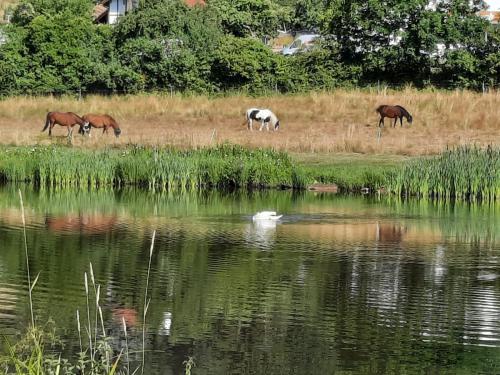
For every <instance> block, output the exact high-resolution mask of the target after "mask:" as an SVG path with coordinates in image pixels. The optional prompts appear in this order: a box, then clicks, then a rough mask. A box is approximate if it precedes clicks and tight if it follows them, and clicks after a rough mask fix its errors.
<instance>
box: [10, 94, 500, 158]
mask: <svg viewBox="0 0 500 375" xmlns="http://www.w3.org/2000/svg"><path fill="white" fill-rule="evenodd" d="M499 100H500V99H499V96H498V95H497V94H496V93H493V92H492V93H487V94H484V95H483V94H478V93H474V92H468V91H417V90H414V89H405V90H400V91H392V90H379V91H377V90H373V91H369V90H360V89H353V90H337V91H333V92H328V93H308V94H297V95H275V96H269V97H257V98H254V97H248V96H244V95H231V96H227V97H217V98H213V97H206V96H173V97H170V96H163V95H153V94H150V95H133V96H87V97H84V98H83V99H82V100H78V98H74V97H51V96H48V97H15V98H8V99H5V100H2V101H0V134H2V137H1V139H0V144H4V145H26V146H28V145H41V146H49V145H54V144H61V143H62V144H65V143H66V137H65V136H66V130H65V129H63V128H61V127H59V126H56V128H55V129H54V136H53V137H52V138H49V137H48V135H47V134H46V133H41V130H42V128H43V125H44V122H45V116H46V114H47V112H48V111H62V112H67V111H71V112H75V113H78V114H80V115H83V114H86V113H108V114H110V115H112V116H113V117H114V118H115V119H116V120H117V121H118V123H119V124H120V126H121V129H122V135H121V137H120V138H118V139H116V138H115V137H113V135H112V134H109V135H107V136H106V135H102V134H101V132H99V131H94V134H93V136H92V137H91V138H83V137H81V136H75V137H74V144H75V146H77V147H83V148H92V149H102V148H106V147H109V146H110V145H113V146H120V147H122V146H125V145H127V144H143V145H150V146H159V147H165V146H169V147H177V148H182V149H197V148H200V147H208V146H214V145H218V144H224V143H231V144H237V145H241V146H243V147H247V148H273V149H275V150H279V151H285V152H289V153H294V154H332V153H335V154H338V153H347V154H365V155H398V156H421V155H433V154H437V153H439V152H442V151H443V150H444V149H445V148H446V147H447V146H448V147H453V146H459V145H463V144H470V143H474V144H478V145H487V144H489V143H491V142H492V140H495V139H496V138H497V135H498V132H499V129H500V105H499ZM381 104H400V105H402V106H404V107H405V108H406V109H408V111H409V112H410V113H411V114H412V116H413V123H412V125H411V126H409V125H408V124H407V123H406V121H405V123H404V126H403V127H402V128H401V127H399V126H398V127H396V128H391V127H390V126H389V122H390V121H389V119H387V120H386V127H385V128H384V129H383V131H382V137H381V138H380V139H378V137H377V130H378V127H377V124H378V121H379V117H378V114H377V113H376V112H375V108H376V107H377V106H378V105H381ZM250 107H262V108H270V109H271V110H273V111H274V112H275V113H276V114H277V115H278V117H279V118H280V120H281V121H280V122H281V126H280V130H279V131H278V132H272V131H271V132H269V133H268V132H258V131H254V132H249V131H248V130H247V129H246V126H245V125H243V123H244V112H245V110H246V109H247V108H250ZM486 114H487V115H486ZM75 133H76V132H75ZM377 158H378V157H377Z"/></svg>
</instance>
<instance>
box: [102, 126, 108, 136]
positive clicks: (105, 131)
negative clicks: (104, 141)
mask: <svg viewBox="0 0 500 375" xmlns="http://www.w3.org/2000/svg"><path fill="white" fill-rule="evenodd" d="M104 133H106V134H108V127H107V126H105V127H103V128H102V134H104Z"/></svg>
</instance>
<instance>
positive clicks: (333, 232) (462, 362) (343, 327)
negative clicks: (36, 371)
mask: <svg viewBox="0 0 500 375" xmlns="http://www.w3.org/2000/svg"><path fill="white" fill-rule="evenodd" d="M22 189H23V195H24V200H25V206H26V220H27V242H28V248H29V257H30V269H31V274H32V275H36V274H37V273H38V272H40V277H39V280H38V283H37V285H36V287H35V290H34V306H35V315H36V317H37V321H38V322H39V323H40V324H43V323H44V322H47V321H48V320H49V319H52V320H54V322H55V324H56V326H57V330H58V331H57V332H58V334H59V335H60V336H61V337H62V339H63V340H64V341H65V343H66V349H65V350H66V351H67V353H71V352H72V351H77V348H78V347H79V345H78V332H77V322H76V310H77V309H79V310H80V311H85V306H86V302H85V301H86V297H85V288H84V273H85V272H89V263H90V262H91V263H92V265H93V270H94V275H95V278H96V282H97V283H99V284H100V285H101V289H102V297H101V305H102V307H103V314H104V320H105V329H106V331H107V333H108V335H110V336H112V337H113V346H114V349H115V350H116V351H117V352H119V351H120V350H121V349H122V348H123V346H124V334H123V331H122V328H121V319H122V317H123V318H124V319H125V320H126V322H127V326H128V339H129V347H130V351H131V352H132V353H131V361H132V362H133V363H132V365H137V364H138V363H140V358H141V354H140V350H141V346H142V338H141V327H142V312H143V305H144V290H145V287H146V279H147V269H148V260H149V258H148V257H149V248H150V242H151V234H152V232H153V230H156V232H157V237H156V243H155V247H154V253H153V257H152V263H151V276H150V280H149V296H150V297H151V303H150V307H149V310H148V315H147V337H146V346H147V349H148V351H147V353H146V357H147V369H146V371H145V373H147V374H181V373H183V371H184V365H183V361H185V360H186V359H187V358H188V357H190V356H192V357H193V358H194V362H195V364H196V367H194V368H193V374H333V373H335V374H337V373H339V374H351V373H352V374H385V373H394V374H401V373H440V374H445V373H449V374H457V373H462V374H473V373H474V374H478V373H484V374H492V373H500V244H499V238H498V236H499V235H500V216H499V215H498V214H499V211H500V206H498V205H468V204H463V203H455V204H453V203H447V204H437V203H432V202H425V201H416V200H413V201H408V202H403V201H400V200H395V199H388V198H382V199H377V198H376V197H347V196H341V195H330V194H314V193H305V192H304V193H293V192H288V191H286V192H282V191H264V192H253V193H249V192H242V191H239V192H225V193H221V192H213V191H210V192H203V193H184V194H182V193H169V194H153V193H148V192H144V191H137V190H125V191H120V192H113V191H97V192H85V191H68V190H63V191H33V190H30V189H28V188H26V187H25V188H22ZM269 209H272V210H276V211H278V212H279V213H281V214H283V215H284V216H283V218H282V220H280V221H279V222H277V223H260V224H255V223H253V222H252V220H251V216H252V215H253V214H254V213H256V212H257V211H260V210H269ZM26 284H27V282H26V263H25V257H24V249H23V235H22V221H21V211H20V204H19V199H18V193H17V188H14V187H4V188H2V189H0V332H1V334H3V335H6V337H7V338H8V339H9V340H11V341H15V338H16V337H17V335H18V334H19V332H20V331H22V330H23V329H24V328H25V327H26V326H27V325H28V323H29V321H30V314H29V304H28V298H27V290H26V289H27V285H26Z"/></svg>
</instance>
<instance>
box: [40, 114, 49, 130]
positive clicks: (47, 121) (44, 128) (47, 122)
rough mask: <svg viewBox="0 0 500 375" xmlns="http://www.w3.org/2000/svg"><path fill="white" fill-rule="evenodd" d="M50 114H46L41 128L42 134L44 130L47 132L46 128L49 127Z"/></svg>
mask: <svg viewBox="0 0 500 375" xmlns="http://www.w3.org/2000/svg"><path fill="white" fill-rule="evenodd" d="M50 113H51V112H49V113H47V118H46V119H45V126H44V127H43V129H42V132H44V131H45V130H47V128H48V127H49V125H50Z"/></svg>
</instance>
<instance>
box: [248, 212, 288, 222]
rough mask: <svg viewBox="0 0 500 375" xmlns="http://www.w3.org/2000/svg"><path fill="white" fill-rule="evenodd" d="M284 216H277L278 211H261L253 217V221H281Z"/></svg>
mask: <svg viewBox="0 0 500 375" xmlns="http://www.w3.org/2000/svg"><path fill="white" fill-rule="evenodd" d="M282 216H283V215H276V211H261V212H257V213H256V214H255V215H253V217H252V220H254V221H255V220H279V219H280V218H281V217H282Z"/></svg>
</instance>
